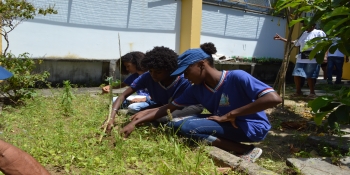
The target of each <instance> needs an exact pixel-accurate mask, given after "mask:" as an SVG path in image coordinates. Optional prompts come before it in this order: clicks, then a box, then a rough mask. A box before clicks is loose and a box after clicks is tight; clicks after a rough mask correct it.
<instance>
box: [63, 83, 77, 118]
mask: <svg viewBox="0 0 350 175" xmlns="http://www.w3.org/2000/svg"><path fill="white" fill-rule="evenodd" d="M63 86H64V89H63V93H62V96H61V107H62V109H63V115H65V116H72V115H73V113H74V109H73V100H74V99H75V96H74V94H73V92H72V86H71V84H70V81H69V80H66V81H63Z"/></svg>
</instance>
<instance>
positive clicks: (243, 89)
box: [172, 70, 274, 141]
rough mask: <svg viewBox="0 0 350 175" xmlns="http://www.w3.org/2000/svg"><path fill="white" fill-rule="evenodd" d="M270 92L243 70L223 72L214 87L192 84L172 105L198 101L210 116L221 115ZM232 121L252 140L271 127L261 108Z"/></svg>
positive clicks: (262, 137) (181, 105) (270, 90)
mask: <svg viewBox="0 0 350 175" xmlns="http://www.w3.org/2000/svg"><path fill="white" fill-rule="evenodd" d="M272 91H274V90H273V89H272V88H271V87H270V86H268V85H266V84H264V83H263V82H261V81H259V80H257V79H256V78H254V77H253V76H251V75H250V74H248V73H246V72H245V71H242V70H233V71H223V73H222V75H221V79H220V81H219V83H218V85H217V86H216V87H215V88H214V89H212V88H210V87H209V86H207V85H206V84H204V83H203V84H200V85H193V86H191V87H190V88H188V89H187V90H186V91H185V92H184V93H183V94H182V95H181V96H180V97H179V98H176V99H175V100H174V101H173V102H172V104H174V105H175V106H178V107H184V106H188V105H193V104H198V103H200V104H202V105H203V107H205V108H206V109H207V110H208V111H209V112H211V113H212V114H213V115H217V116H222V115H225V114H227V113H228V112H230V111H232V110H234V109H237V108H239V107H242V106H245V105H247V104H249V103H252V102H254V101H255V100H256V99H257V98H259V97H261V96H263V95H265V94H266V93H269V92H272ZM236 124H237V126H238V127H239V128H241V129H242V130H243V131H244V132H245V133H246V135H247V136H248V137H249V138H250V139H251V140H252V141H260V140H262V139H264V138H265V136H266V134H267V132H268V131H269V130H270V128H271V125H270V123H269V121H268V119H267V116H266V114H265V112H264V111H260V112H257V113H254V114H250V115H246V116H241V117H237V118H236Z"/></svg>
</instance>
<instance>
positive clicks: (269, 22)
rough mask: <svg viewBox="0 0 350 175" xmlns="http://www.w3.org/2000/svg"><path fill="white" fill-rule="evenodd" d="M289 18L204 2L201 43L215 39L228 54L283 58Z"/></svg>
mask: <svg viewBox="0 0 350 175" xmlns="http://www.w3.org/2000/svg"><path fill="white" fill-rule="evenodd" d="M285 26H286V20H284V19H282V18H278V17H273V16H268V15H263V14H255V13H249V12H244V11H242V10H235V9H231V8H226V7H220V6H213V5H206V4H203V13H202V31H201V43H204V42H213V43H214V44H215V46H216V47H217V49H218V53H220V54H224V55H226V56H243V57H253V56H254V57H274V58H281V59H282V58H283V52H284V43H283V42H281V41H274V40H273V37H274V36H275V34H276V33H278V34H280V35H281V36H285V33H286V31H285V30H286V28H285Z"/></svg>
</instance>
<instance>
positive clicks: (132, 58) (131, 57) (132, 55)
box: [117, 51, 146, 75]
mask: <svg viewBox="0 0 350 175" xmlns="http://www.w3.org/2000/svg"><path fill="white" fill-rule="evenodd" d="M144 57H145V54H144V53H142V52H138V51H135V52H129V53H127V54H125V55H123V56H122V57H121V59H118V60H117V67H119V65H120V64H121V70H120V72H121V74H122V75H128V74H129V72H128V71H127V70H126V67H125V66H124V65H123V63H124V62H130V63H131V64H133V65H135V66H136V70H138V71H145V70H146V69H144V68H143V67H142V66H141V60H142V59H143V58H144ZM120 61H121V63H120Z"/></svg>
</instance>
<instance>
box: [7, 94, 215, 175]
mask: <svg viewBox="0 0 350 175" xmlns="http://www.w3.org/2000/svg"><path fill="white" fill-rule="evenodd" d="M66 90H67V89H66ZM69 92H71V90H69ZM63 93H67V92H63ZM60 95H62V94H58V95H57V94H56V96H52V97H43V96H38V97H35V98H33V99H28V100H26V103H25V104H26V105H25V106H17V107H16V106H4V109H3V111H2V113H1V114H0V115H1V116H0V123H1V125H0V131H1V132H2V134H1V135H0V139H3V140H5V141H7V142H9V143H12V144H14V145H15V146H17V147H19V148H21V149H22V150H24V151H26V152H28V153H29V154H31V155H32V156H33V157H34V158H36V159H37V160H38V161H39V162H40V163H41V164H42V165H44V166H45V167H46V168H47V169H48V170H49V171H50V173H52V174H219V173H218V172H217V170H216V166H215V165H214V163H213V161H212V160H211V159H210V158H209V157H208V156H207V154H206V152H205V151H204V146H202V145H196V146H195V147H191V146H188V145H187V144H185V143H184V142H182V141H181V139H178V138H177V136H176V135H173V134H169V133H166V132H164V130H163V128H157V129H154V128H152V127H149V126H143V127H138V128H137V129H136V130H135V132H133V133H132V135H131V137H130V138H129V139H127V140H123V139H122V138H120V136H119V135H118V132H117V131H114V133H113V134H112V136H110V137H104V139H103V140H102V142H101V143H98V138H99V136H100V135H101V134H103V133H102V131H101V129H100V126H101V124H102V122H103V120H104V119H105V117H106V114H108V105H109V103H110V101H109V99H107V98H106V96H102V95H98V96H91V95H90V94H84V95H75V99H74V101H72V103H71V104H69V108H70V107H72V108H71V109H74V113H70V114H71V115H63V114H64V113H65V112H67V111H65V110H66V108H65V106H62V105H60V102H61V101H59V100H57V98H59V96H60ZM66 104H68V103H66ZM66 107H67V106H66ZM69 111H70V110H69ZM0 174H1V173H0Z"/></svg>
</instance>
